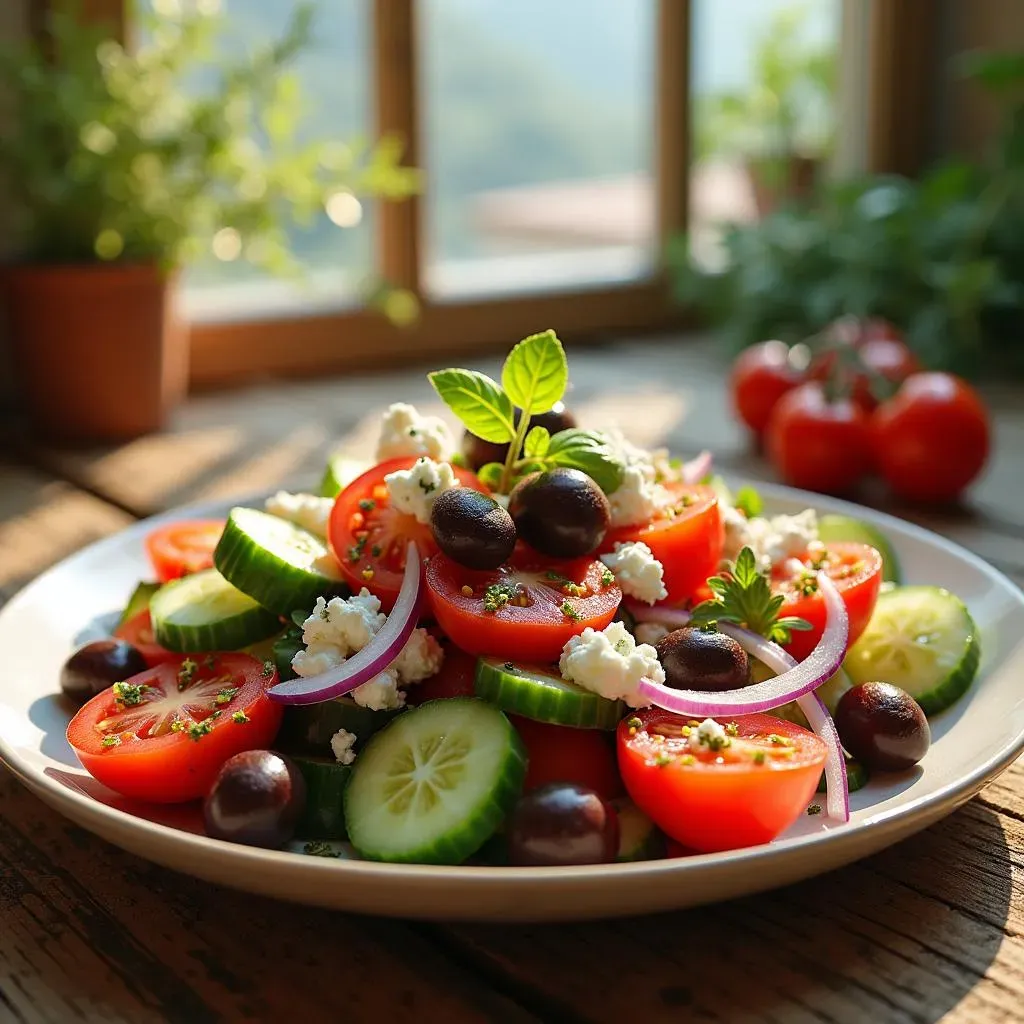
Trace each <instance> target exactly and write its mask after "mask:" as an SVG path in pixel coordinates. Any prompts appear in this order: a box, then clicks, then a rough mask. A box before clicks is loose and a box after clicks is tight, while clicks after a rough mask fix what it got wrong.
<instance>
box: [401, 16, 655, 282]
mask: <svg viewBox="0 0 1024 1024" xmlns="http://www.w3.org/2000/svg"><path fill="white" fill-rule="evenodd" d="M656 6H657V5H656V3H655V0H514V2H510V0H422V2H421V3H419V4H417V14H418V16H419V17H420V22H419V38H420V40H421V54H422V59H421V64H422V81H423V87H422V90H421V96H422V102H421V110H422V117H423V146H422V148H421V161H422V162H424V165H425V169H426V172H427V177H428V182H429V185H428V188H429V191H428V194H427V197H426V201H425V203H424V204H423V206H424V216H425V237H424V243H425V245H424V282H425V287H426V290H427V292H428V293H429V294H430V295H431V296H433V297H435V298H437V297H440V298H451V297H468V296H472V295H482V296H488V295H494V294H496V293H508V292H536V291H543V290H546V289H552V288H565V287H567V286H568V287H571V286H578V285H583V286H589V285H598V284H607V283H609V282H621V281H626V280H635V279H637V278H641V277H644V276H646V275H648V274H649V272H650V270H651V268H652V265H653V257H654V254H655V251H656V231H655V209H654V207H655V197H654V188H653V169H654V103H653V94H654V81H655V67H654V44H655V18H656Z"/></svg>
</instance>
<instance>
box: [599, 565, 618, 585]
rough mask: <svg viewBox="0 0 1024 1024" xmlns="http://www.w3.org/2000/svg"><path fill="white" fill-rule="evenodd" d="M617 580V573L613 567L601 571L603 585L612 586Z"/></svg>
mask: <svg viewBox="0 0 1024 1024" xmlns="http://www.w3.org/2000/svg"><path fill="white" fill-rule="evenodd" d="M614 582H615V573H613V572H612V571H611V569H605V570H604V572H602V573H601V586H602V587H610V586H611V585H612V584H613V583H614Z"/></svg>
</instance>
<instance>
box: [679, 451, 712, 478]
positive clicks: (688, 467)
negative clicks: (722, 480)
mask: <svg viewBox="0 0 1024 1024" xmlns="http://www.w3.org/2000/svg"><path fill="white" fill-rule="evenodd" d="M711 466H712V457H711V452H709V451H703V452H701V453H700V455H698V456H696V457H695V458H692V459H690V461H689V462H684V463H683V468H682V470H681V473H682V477H683V483H684V484H699V483H700V482H701V480H703V479H704V478H705V477H706V476H707V475H708V474H709V473H710V472H711Z"/></svg>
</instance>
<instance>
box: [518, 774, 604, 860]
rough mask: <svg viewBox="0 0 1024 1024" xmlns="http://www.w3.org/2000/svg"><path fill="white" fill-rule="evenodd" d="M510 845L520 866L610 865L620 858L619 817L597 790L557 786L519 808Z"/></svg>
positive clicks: (545, 788) (542, 790)
mask: <svg viewBox="0 0 1024 1024" xmlns="http://www.w3.org/2000/svg"><path fill="white" fill-rule="evenodd" d="M507 844H508V847H507V848H508V859H509V863H511V864H514V865H519V866H527V867H534V866H542V865H559V864H608V863H610V862H611V861H613V860H615V858H616V856H617V855H618V852H619V817H618V815H617V814H616V813H615V810H614V808H612V807H611V806H610V805H609V804H608V803H607V801H605V800H603V799H602V798H601V797H600V796H599V795H598V794H597V793H595V792H594V790H592V789H588V788H587V787H586V786H580V785H578V784H576V783H574V782H552V783H549V784H548V785H546V786H541V787H540V788H539V789H535V790H533V792H531V793H527V794H526V796H524V797H522V798H521V799H520V800H519V803H518V804H516V807H515V810H514V811H513V812H512V816H511V818H510V819H509V825H508V833H507Z"/></svg>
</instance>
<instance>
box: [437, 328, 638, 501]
mask: <svg viewBox="0 0 1024 1024" xmlns="http://www.w3.org/2000/svg"><path fill="white" fill-rule="evenodd" d="M427 376H428V379H429V380H430V383H431V384H432V385H433V387H434V390H435V391H436V392H437V393H438V395H440V396H441V399H442V400H443V401H444V403H445V404H446V405H447V406H448V408H449V409H451V410H452V412H453V413H455V415H456V416H458V417H459V419H460V420H461V421H462V422H463V424H464V425H465V427H466V429H467V430H469V431H471V432H472V433H474V434H476V435H477V437H481V438H483V439H484V440H485V441H493V442H495V443H496V444H506V443H508V445H509V451H508V457H507V458H506V460H505V463H504V465H501V464H500V463H497V462H489V463H487V465H485V466H482V467H481V468H480V471H479V474H478V475H479V477H480V479H481V480H482V481H483V482H484V483H485V484H487V486H488V487H490V488H492V489H493V490H496V491H498V492H500V493H502V494H507V493H508V492H509V491H510V490H511V489H512V486H513V485H514V483H515V481H516V480H517V479H519V478H520V477H522V476H524V475H525V474H527V473H532V472H534V471H535V470H539V469H551V468H554V467H556V466H567V467H570V468H572V469H579V470H581V471H582V472H584V473H586V474H587V475H588V476H590V477H591V478H592V479H593V480H594V482H595V483H596V484H597V485H598V487H600V488H601V489H602V490H603V491H604V492H605V493H606V494H611V493H612V492H613V491H614V490H615V489H616V488H618V487H619V485H620V484H621V483H622V478H623V476H624V474H625V466H624V465H623V463H622V460H621V458H620V457H619V455H618V453H617V452H616V451H615V450H614V449H613V448H612V446H611V445H610V444H609V443H608V441H607V439H606V438H605V437H604V435H602V434H599V433H596V432H594V431H590V430H579V429H576V428H572V429H570V430H562V431H559V432H558V433H557V434H553V435H552V434H550V433H549V432H548V430H547V429H545V428H544V427H539V426H538V427H534V428H533V429H532V430H531V429H530V418H531V417H532V416H536V415H539V414H540V413H544V412H548V411H549V410H550V409H553V408H554V406H555V405H556V404H557V403H558V402H559V401H561V399H562V396H563V395H564V394H565V389H566V387H567V386H568V384H569V364H568V362H567V360H566V358H565V350H564V349H563V348H562V343H561V342H560V341H559V340H558V336H557V335H556V334H555V332H554V331H543V332H541V333H540V334H531V335H530V337H528V338H524V339H523V340H522V341H521V342H519V344H517V345H516V346H515V348H513V349H512V351H511V352H510V353H509V354H508V358H507V359H506V360H505V364H504V366H503V367H502V371H501V384H499V383H498V382H497V381H495V380H492V379H491V378H490V377H488V376H487V375H486V374H485V373H479V372H477V371H476V370H460V369H455V368H452V369H448V370H436V371H434V372H433V373H430V374H428V375H427ZM517 406H518V408H519V409H520V413H519V419H518V422H517V421H516V413H515V410H516V407H517Z"/></svg>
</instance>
